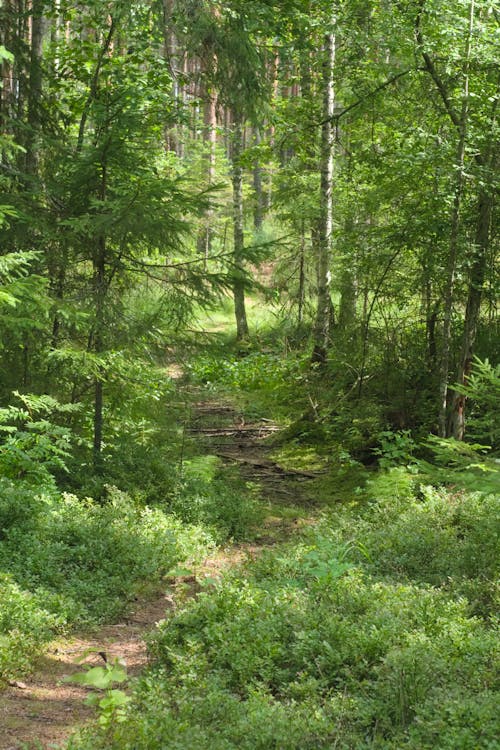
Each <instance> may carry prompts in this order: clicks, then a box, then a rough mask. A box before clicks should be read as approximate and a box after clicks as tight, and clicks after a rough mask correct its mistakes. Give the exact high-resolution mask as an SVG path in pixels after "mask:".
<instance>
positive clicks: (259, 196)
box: [253, 128, 265, 232]
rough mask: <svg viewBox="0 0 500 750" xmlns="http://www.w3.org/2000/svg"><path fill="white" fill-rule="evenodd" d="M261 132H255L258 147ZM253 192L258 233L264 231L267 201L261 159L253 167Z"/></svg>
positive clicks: (255, 223) (256, 129)
mask: <svg viewBox="0 0 500 750" xmlns="http://www.w3.org/2000/svg"><path fill="white" fill-rule="evenodd" d="M260 141H261V138H260V131H259V128H255V130H254V143H255V145H256V146H258V145H259V144H260ZM253 190H254V209H253V225H254V228H255V230H256V231H257V232H259V231H260V230H261V229H262V222H263V219H264V211H265V201H264V192H263V187H262V167H261V165H260V161H259V158H258V157H257V159H256V160H255V162H254V165H253Z"/></svg>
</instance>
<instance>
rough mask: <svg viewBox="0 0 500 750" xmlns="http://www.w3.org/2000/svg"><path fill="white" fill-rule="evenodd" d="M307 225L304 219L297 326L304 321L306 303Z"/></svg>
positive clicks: (301, 229)
mask: <svg viewBox="0 0 500 750" xmlns="http://www.w3.org/2000/svg"><path fill="white" fill-rule="evenodd" d="M305 265H306V223H305V221H304V219H302V221H301V222H300V256H299V293H298V297H299V309H298V313H297V324H298V325H299V326H300V325H302V321H303V319H304V305H305V301H306V274H305Z"/></svg>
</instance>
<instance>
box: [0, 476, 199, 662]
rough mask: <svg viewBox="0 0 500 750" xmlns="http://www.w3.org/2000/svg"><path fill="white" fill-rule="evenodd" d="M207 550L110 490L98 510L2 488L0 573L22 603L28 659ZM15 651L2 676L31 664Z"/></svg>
mask: <svg viewBox="0 0 500 750" xmlns="http://www.w3.org/2000/svg"><path fill="white" fill-rule="evenodd" d="M212 545H213V540H212V537H211V536H210V534H209V533H208V532H207V531H205V530H203V529H202V528H201V527H199V526H198V527H197V526H189V525H186V524H182V523H181V522H180V521H178V520H176V519H175V518H173V517H172V516H167V515H165V514H164V513H163V512H162V511H160V510H152V509H149V508H147V507H146V508H144V507H142V508H141V507H137V506H135V505H134V504H133V503H132V502H131V501H130V500H129V498H128V497H127V496H126V495H124V494H123V493H120V492H118V491H117V490H116V489H113V488H109V491H108V499H107V503H106V504H105V505H99V504H95V503H94V502H93V501H92V500H90V499H86V500H79V499H78V498H76V497H75V496H72V495H60V494H59V493H57V492H56V491H55V490H54V489H53V488H52V490H50V491H47V492H46V493H45V494H40V493H37V492H36V491H35V490H34V489H33V487H32V486H31V485H30V484H28V483H26V482H25V483H21V482H13V481H12V480H8V479H5V478H3V479H2V480H1V482H0V569H1V570H2V571H5V572H6V573H8V575H9V580H12V581H13V582H15V584H16V586H17V587H18V588H16V589H15V591H17V592H19V597H20V598H21V601H22V602H26V605H24V604H23V607H25V610H26V617H25V624H24V625H23V628H24V629H23V633H24V632H26V638H27V640H28V643H33V656H35V655H36V653H37V651H38V649H39V648H40V645H41V644H42V643H43V642H44V641H45V640H47V639H48V638H50V637H51V636H53V635H54V634H55V633H56V632H57V631H58V630H60V629H61V628H63V627H64V628H68V627H70V626H75V625H77V624H78V625H79V626H81V625H83V624H85V623H86V624H95V623H97V622H101V621H103V620H108V619H111V618H114V617H117V616H118V615H119V614H120V613H121V612H122V611H123V609H124V608H125V607H126V605H127V602H129V601H130V599H131V598H132V597H133V596H134V593H135V591H137V588H138V587H139V586H141V584H143V583H144V582H145V581H148V582H149V583H150V584H154V583H155V582H159V581H160V580H161V578H162V576H163V575H165V574H166V573H167V571H168V570H170V569H171V568H172V566H173V565H174V564H175V563H177V562H179V561H183V560H186V559H198V558H199V557H200V556H202V555H204V554H206V552H207V550H208V549H209V548H210V547H211V546H212ZM9 591H10V589H8V590H7V593H8V592H9ZM30 592H31V593H30ZM9 606H10V605H9ZM16 606H17V605H16ZM6 611H9V610H8V608H7V610H6ZM20 611H21V608H20ZM6 617H7V615H6ZM7 620H8V618H7ZM7 620H4V621H2V622H4V629H3V630H0V635H2V634H3V635H6V637H8V638H11V635H9V634H10V631H11V629H13V630H15V627H16V626H15V625H10V626H9V624H8V623H9V622H10V620H8V622H7ZM38 623H42V625H43V628H42V625H40V624H38ZM30 633H31V635H30ZM30 638H32V641H30V640H29V639H30ZM9 643H11V641H9ZM9 648H11V647H10V646H9ZM16 653H17V652H16V649H15V648H12V654H11V655H10V656H9V659H8V660H7V662H6V666H5V669H6V670H7V674H9V671H8V670H9V669H17V668H18V669H25V668H26V667H27V666H28V665H29V664H31V661H30V658H29V657H30V649H29V648H28V647H27V648H26V650H25V649H24V648H20V650H19V661H18V662H16ZM16 665H17V666H16Z"/></svg>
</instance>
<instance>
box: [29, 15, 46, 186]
mask: <svg viewBox="0 0 500 750" xmlns="http://www.w3.org/2000/svg"><path fill="white" fill-rule="evenodd" d="M44 5H45V3H44V0H32V17H31V52H30V70H29V88H28V135H27V140H26V171H27V172H28V174H35V172H36V171H37V166H38V139H39V128H40V103H41V98H42V44H43V35H44V27H45V22H44V16H43V9H44Z"/></svg>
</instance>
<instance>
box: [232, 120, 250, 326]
mask: <svg viewBox="0 0 500 750" xmlns="http://www.w3.org/2000/svg"><path fill="white" fill-rule="evenodd" d="M242 139H243V129H242V121H241V116H240V115H239V114H235V117H234V129H233V141H232V148H231V162H232V182H233V237H234V281H233V297H234V313H235V317H236V337H237V339H238V340H239V341H241V340H243V339H245V338H247V337H248V322H247V315H246V307H245V281H244V276H243V251H244V234H243V170H242V168H241V151H242Z"/></svg>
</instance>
